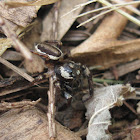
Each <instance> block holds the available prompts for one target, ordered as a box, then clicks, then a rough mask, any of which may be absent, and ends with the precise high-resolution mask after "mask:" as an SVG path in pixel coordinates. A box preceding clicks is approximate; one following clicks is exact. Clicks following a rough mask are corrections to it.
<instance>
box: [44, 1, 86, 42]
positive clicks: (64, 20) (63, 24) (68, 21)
mask: <svg viewBox="0 0 140 140" xmlns="http://www.w3.org/2000/svg"><path fill="white" fill-rule="evenodd" d="M86 1H87V0H78V1H77V0H75V1H73V2H71V3H69V2H70V1H69V0H62V1H61V5H60V8H59V11H58V12H59V17H58V19H59V20H58V38H57V39H58V40H61V39H62V37H63V36H64V35H65V34H66V32H67V31H68V30H69V28H70V27H71V25H72V24H73V22H74V21H75V19H76V16H77V15H78V14H79V13H80V12H81V10H82V9H83V8H82V7H81V8H79V9H77V10H76V11H74V12H72V13H70V14H69V15H67V16H65V17H62V16H63V15H64V14H66V13H68V12H69V11H71V10H72V9H73V8H74V6H76V5H78V4H80V3H83V2H86ZM53 20H54V15H53V12H52V11H50V12H49V14H48V15H47V16H46V17H45V18H44V21H43V32H42V35H41V40H42V41H45V40H52V39H53V38H52V35H51V33H52V23H53Z"/></svg>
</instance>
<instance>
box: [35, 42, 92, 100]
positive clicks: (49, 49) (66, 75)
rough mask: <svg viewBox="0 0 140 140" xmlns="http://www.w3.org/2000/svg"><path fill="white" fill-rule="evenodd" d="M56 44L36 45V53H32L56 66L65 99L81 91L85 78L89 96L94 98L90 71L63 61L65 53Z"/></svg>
mask: <svg viewBox="0 0 140 140" xmlns="http://www.w3.org/2000/svg"><path fill="white" fill-rule="evenodd" d="M56 44H57V42H43V43H38V44H36V45H35V51H32V52H33V53H34V54H37V55H39V56H41V57H42V58H43V59H45V61H46V63H51V64H53V65H54V72H55V75H56V77H57V79H58V81H59V83H60V88H61V91H62V95H63V96H65V98H67V99H68V98H70V97H72V96H73V94H75V93H76V92H77V91H78V90H79V89H81V88H82V87H83V86H82V85H83V79H85V78H86V79H87V81H88V88H89V94H90V96H92V94H93V82H92V76H91V74H90V71H89V69H88V68H87V67H86V66H84V65H81V64H80V63H75V62H73V61H67V60H63V59H62V56H63V53H62V51H61V50H60V49H59V48H58V47H57V46H56ZM59 45H60V43H59ZM60 59H61V60H60Z"/></svg>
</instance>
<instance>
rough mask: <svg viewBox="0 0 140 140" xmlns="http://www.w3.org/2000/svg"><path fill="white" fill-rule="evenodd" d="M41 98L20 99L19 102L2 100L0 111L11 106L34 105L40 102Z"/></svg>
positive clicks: (11, 107)
mask: <svg viewBox="0 0 140 140" xmlns="http://www.w3.org/2000/svg"><path fill="white" fill-rule="evenodd" d="M40 100H41V98H39V99H38V100H36V101H20V102H11V103H10V102H2V103H0V111H5V110H8V109H13V108H22V107H25V106H35V105H36V104H37V103H38V102H40Z"/></svg>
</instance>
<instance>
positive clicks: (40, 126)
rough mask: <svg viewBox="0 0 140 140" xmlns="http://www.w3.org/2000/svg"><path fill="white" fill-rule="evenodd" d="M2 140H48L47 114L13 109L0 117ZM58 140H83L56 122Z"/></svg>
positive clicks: (33, 109)
mask: <svg viewBox="0 0 140 140" xmlns="http://www.w3.org/2000/svg"><path fill="white" fill-rule="evenodd" d="M0 122H1V125H0V139H1V140H5V139H7V140H10V139H13V140H39V139H40V140H48V139H49V133H48V122H47V116H46V114H44V113H42V112H41V111H39V110H38V109H37V108H35V107H32V108H28V109H24V110H21V109H13V110H10V111H8V112H6V113H4V114H3V115H1V116H0ZM56 127H57V140H81V138H80V137H77V136H76V135H75V134H74V133H73V132H71V131H69V130H67V129H66V128H64V127H63V126H62V125H60V124H59V123H57V122H56Z"/></svg>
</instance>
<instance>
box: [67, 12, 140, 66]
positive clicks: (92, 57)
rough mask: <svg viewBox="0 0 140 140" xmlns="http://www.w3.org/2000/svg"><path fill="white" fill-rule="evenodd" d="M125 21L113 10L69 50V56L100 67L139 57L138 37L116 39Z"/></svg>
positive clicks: (139, 41) (139, 40)
mask: <svg viewBox="0 0 140 140" xmlns="http://www.w3.org/2000/svg"><path fill="white" fill-rule="evenodd" d="M128 13H131V12H130V11H129V12H128ZM118 19H119V20H118ZM116 21H117V22H116ZM126 23H127V18H125V17H124V16H122V15H120V14H119V13H116V12H113V13H112V14H111V15H109V16H107V17H106V18H105V19H104V20H103V21H102V23H101V24H100V26H99V27H98V28H97V29H96V31H95V32H94V34H93V35H91V36H90V37H89V38H88V39H87V40H86V41H84V42H83V43H82V44H80V45H79V46H77V47H76V48H74V49H72V50H71V54H70V55H71V57H72V58H73V59H74V60H76V61H79V62H82V63H86V65H101V66H102V69H106V68H109V67H112V66H114V65H116V64H119V63H123V62H128V61H132V60H134V59H137V58H140V57H139V53H140V45H139V43H140V39H136V40H129V41H120V40H117V38H118V37H119V36H120V34H121V32H122V30H123V29H124V27H125V26H126Z"/></svg>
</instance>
